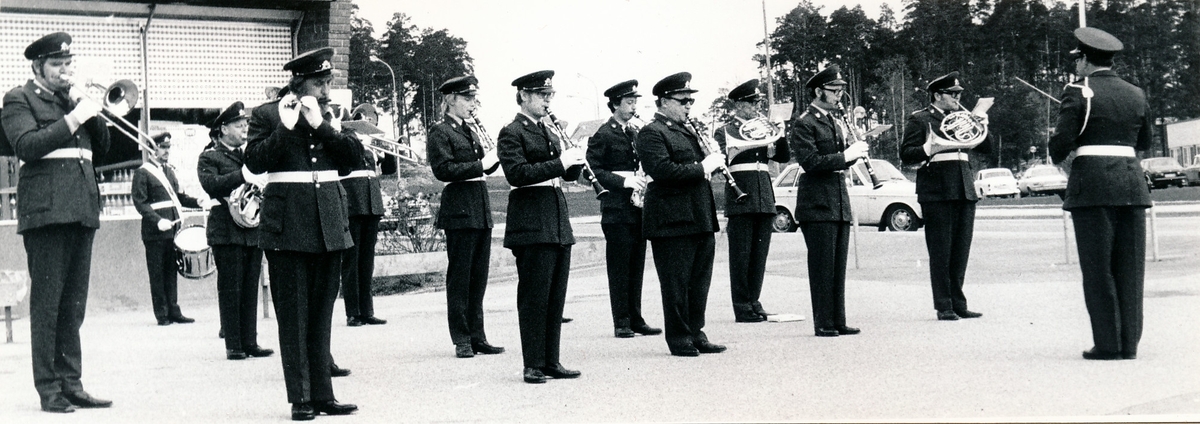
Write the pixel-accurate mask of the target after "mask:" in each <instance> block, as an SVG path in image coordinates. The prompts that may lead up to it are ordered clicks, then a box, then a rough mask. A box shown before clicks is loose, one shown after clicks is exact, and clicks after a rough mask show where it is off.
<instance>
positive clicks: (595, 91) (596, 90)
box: [575, 72, 600, 119]
mask: <svg viewBox="0 0 1200 424" xmlns="http://www.w3.org/2000/svg"><path fill="white" fill-rule="evenodd" d="M575 75H579V77H580V78H583V79H585V80H587V82H588V83H590V84H592V94H593V95H594V96H595V97H592V101H593V103H592V106H593V108H594V109H595V110H596V119H600V88H598V87H597V86H596V82H595V81H592V79H591V78H588V77H586V76H584V75H583V74H581V73H578V72H576V73H575Z"/></svg>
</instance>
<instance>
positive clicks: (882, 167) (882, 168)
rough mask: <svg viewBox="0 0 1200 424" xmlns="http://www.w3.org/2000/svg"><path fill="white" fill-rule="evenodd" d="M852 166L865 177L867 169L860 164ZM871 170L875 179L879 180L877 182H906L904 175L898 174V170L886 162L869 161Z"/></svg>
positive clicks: (878, 160)
mask: <svg viewBox="0 0 1200 424" xmlns="http://www.w3.org/2000/svg"><path fill="white" fill-rule="evenodd" d="M854 166H855V167H857V168H858V172H859V173H861V174H862V175H867V169H866V167H865V165H863V163H862V162H859V163H857V164H855V165H854ZM871 168H873V169H874V170H875V177H876V178H879V181H893V180H895V181H908V178H905V177H904V173H902V172H900V170H899V169H896V166H895V165H892V163H891V162H888V161H886V160H880V159H871Z"/></svg>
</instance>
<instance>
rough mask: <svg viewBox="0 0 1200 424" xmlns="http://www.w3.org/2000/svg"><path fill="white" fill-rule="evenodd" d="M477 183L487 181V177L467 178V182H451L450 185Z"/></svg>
mask: <svg viewBox="0 0 1200 424" xmlns="http://www.w3.org/2000/svg"><path fill="white" fill-rule="evenodd" d="M476 181H480V182H482V181H487V177H484V176H478V177H475V178H467V179H465V180H458V181H451V182H450V184H454V183H473V182H476Z"/></svg>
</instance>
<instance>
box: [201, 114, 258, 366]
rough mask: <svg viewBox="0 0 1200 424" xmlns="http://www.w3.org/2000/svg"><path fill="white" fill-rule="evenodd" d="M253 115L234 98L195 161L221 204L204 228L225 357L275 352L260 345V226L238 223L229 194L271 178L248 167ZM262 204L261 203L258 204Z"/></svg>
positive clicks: (212, 125) (210, 213) (204, 185)
mask: <svg viewBox="0 0 1200 424" xmlns="http://www.w3.org/2000/svg"><path fill="white" fill-rule="evenodd" d="M249 120H250V115H247V114H246V109H245V106H244V105H243V104H242V102H233V104H231V105H229V107H227V108H225V110H224V111H222V112H221V114H220V115H218V116H217V117H216V118H214V119H213V120H212V121H209V122H208V124H207V126H208V128H209V132H208V136H209V138H211V139H212V143H210V144H209V145H208V146H207V147H206V148H205V149H204V151H203V152H200V157H199V159H197V161H196V175H197V176H198V177H199V179H200V187H202V188H204V192H205V193H208V195H209V196H210V197H212V198H213V199H217V200H218V201H219V202H220V203H219V204H218V205H216V206H213V207H212V209H210V210H209V211H208V224H207V225H206V226H205V229H204V232H205V236H206V238H207V239H208V245H209V246H212V252H213V261H214V262H215V263H216V266H217V305H218V312H220V315H221V328H222V331H223V334H224V335H225V357H226V358H227V359H230V360H241V359H246V357H248V356H250V357H266V356H271V355H272V354H274V353H275V351H273V350H271V349H265V348H262V347H260V346H259V345H258V319H257V318H256V317H255V313H256V312H257V311H258V282H259V275H260V274H261V273H262V256H263V253H262V249H259V248H258V229H257V228H245V227H242V226H240V225H238V224H237V223H236V222H235V221H234V219H233V215H232V214H234V213H239V212H238V211H236V210H235V209H234V208H235V206H233V205H230V199H229V197H230V195H231V194H232V193H233V191H234V190H235V189H237V188H238V187H241V186H243V185H245V184H253V185H255V186H257V189H259V190H261V189H262V187H263V186H265V185H266V177H265V176H261V175H253V174H251V173H250V172H249V170H247V169H246V167H245V153H244V152H243V146H244V145H245V144H246V130H247V129H248V128H249V126H250V125H249ZM259 206H261V204H260V205H259Z"/></svg>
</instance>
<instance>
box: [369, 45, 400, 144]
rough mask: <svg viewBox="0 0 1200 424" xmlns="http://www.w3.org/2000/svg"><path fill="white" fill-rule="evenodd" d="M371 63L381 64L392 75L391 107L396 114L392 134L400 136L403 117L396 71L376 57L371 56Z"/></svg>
mask: <svg viewBox="0 0 1200 424" xmlns="http://www.w3.org/2000/svg"><path fill="white" fill-rule="evenodd" d="M371 61H372V62H379V63H382V64H383V66H386V67H387V70H388V73H390V74H392V107H393V108H395V109H394V112H395V114H396V116H395V119H393V120H392V132H393V134H396V136H397V137H399V136H400V117H401V116H403V115H404V111H403V109H402V105H401V104H400V100H399V99H398V96H397V90H398V88H397V86H396V71H393V70H392V65H388V63H387V62H384V61H383V59H380V58H379V57H378V56H375V55H371ZM404 143H405V144H408V126H407V125H405V128H404Z"/></svg>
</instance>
